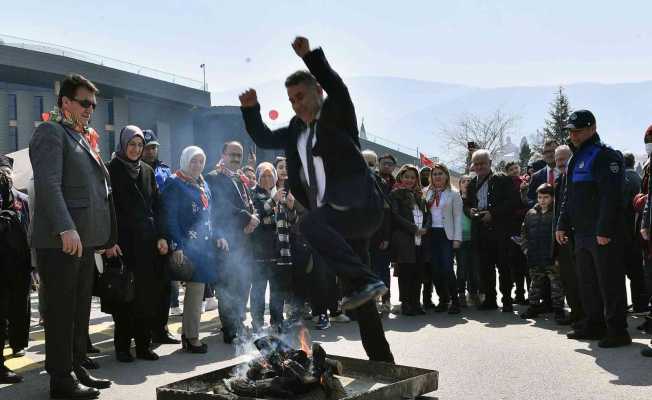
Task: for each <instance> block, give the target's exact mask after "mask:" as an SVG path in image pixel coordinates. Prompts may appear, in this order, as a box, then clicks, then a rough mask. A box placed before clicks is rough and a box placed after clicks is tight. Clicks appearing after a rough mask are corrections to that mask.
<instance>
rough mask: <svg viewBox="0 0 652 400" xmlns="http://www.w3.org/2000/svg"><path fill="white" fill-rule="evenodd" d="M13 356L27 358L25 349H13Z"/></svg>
mask: <svg viewBox="0 0 652 400" xmlns="http://www.w3.org/2000/svg"><path fill="white" fill-rule="evenodd" d="M11 356H12V357H14V358H18V357H25V349H12V352H11Z"/></svg>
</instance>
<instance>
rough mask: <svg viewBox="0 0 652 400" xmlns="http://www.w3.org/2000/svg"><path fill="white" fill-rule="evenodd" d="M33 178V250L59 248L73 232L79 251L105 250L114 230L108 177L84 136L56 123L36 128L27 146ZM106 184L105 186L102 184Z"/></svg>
mask: <svg viewBox="0 0 652 400" xmlns="http://www.w3.org/2000/svg"><path fill="white" fill-rule="evenodd" d="M29 156H30V160H31V163H32V170H33V172H34V193H35V205H34V217H33V219H32V232H31V241H32V247H34V248H60V247H61V245H62V244H61V238H60V236H59V234H60V233H61V232H64V231H68V230H73V229H74V230H77V232H78V233H79V236H80V238H81V242H82V245H83V246H84V247H88V248H107V247H110V246H112V245H113V244H114V243H115V240H116V237H117V227H116V223H115V211H114V210H113V204H112V199H111V196H107V190H106V185H108V187H109V192H110V188H111V180H110V178H109V173H108V171H107V169H106V167H105V166H104V164H102V163H101V162H98V161H97V160H96V159H95V157H94V156H93V153H92V150H91V149H90V146H89V145H88V142H86V140H85V139H83V137H82V135H81V134H79V133H77V132H75V131H74V130H72V129H70V128H64V126H63V125H61V124H59V123H56V122H44V123H42V124H41V125H39V126H38V128H36V131H35V132H34V136H33V137H32V140H31V142H30V144H29ZM105 183H106V184H105Z"/></svg>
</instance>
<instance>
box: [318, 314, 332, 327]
mask: <svg viewBox="0 0 652 400" xmlns="http://www.w3.org/2000/svg"><path fill="white" fill-rule="evenodd" d="M330 327H331V323H330V321H329V320H328V315H326V314H321V315H320V316H319V319H318V320H317V323H316V324H315V329H318V330H320V331H325V330H326V329H328V328H330Z"/></svg>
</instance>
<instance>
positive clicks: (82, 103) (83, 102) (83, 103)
mask: <svg viewBox="0 0 652 400" xmlns="http://www.w3.org/2000/svg"><path fill="white" fill-rule="evenodd" d="M72 101H74V102H75V103H77V104H79V105H80V106H82V107H83V108H88V107H93V110H95V108H96V107H97V103H93V102H92V101H90V100H79V99H72Z"/></svg>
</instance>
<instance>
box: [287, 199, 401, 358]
mask: <svg viewBox="0 0 652 400" xmlns="http://www.w3.org/2000/svg"><path fill="white" fill-rule="evenodd" d="M382 216H383V209H382V208H381V207H369V208H365V209H356V210H347V211H337V210H335V209H333V208H331V207H330V206H328V205H326V206H323V207H319V208H318V209H316V210H312V211H310V212H308V214H307V215H306V216H305V217H304V219H303V221H302V222H301V225H300V229H301V232H302V233H303V235H304V237H305V238H306V240H307V241H308V243H309V244H310V247H311V248H312V250H313V255H314V256H315V257H317V258H320V259H321V260H323V261H324V262H325V263H326V265H327V268H328V269H329V270H331V271H333V272H334V273H335V274H337V276H338V278H340V279H341V280H342V286H343V289H344V292H345V293H350V292H352V291H354V290H357V289H360V288H361V287H362V286H363V285H365V284H367V283H369V282H374V281H377V280H378V278H377V277H376V276H375V275H374V274H373V273H372V272H371V268H370V266H369V238H370V237H371V236H372V235H373V233H374V232H375V231H376V230H377V229H378V227H379V225H380V223H381V219H382ZM353 314H354V317H355V319H356V320H357V321H358V325H359V327H360V338H361V339H362V345H363V347H364V349H365V351H366V353H367V356H368V357H369V359H370V360H373V361H387V362H393V361H394V357H393V356H392V352H391V351H390V349H389V343H387V339H386V338H385V332H384V330H383V324H382V322H381V320H380V316H379V315H378V310H377V309H376V304H375V300H373V299H372V300H369V301H368V302H366V303H365V304H363V305H362V306H360V307H358V308H357V309H355V310H354V313H353Z"/></svg>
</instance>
